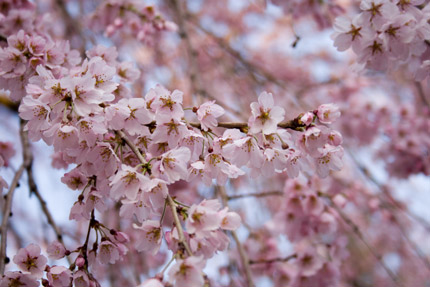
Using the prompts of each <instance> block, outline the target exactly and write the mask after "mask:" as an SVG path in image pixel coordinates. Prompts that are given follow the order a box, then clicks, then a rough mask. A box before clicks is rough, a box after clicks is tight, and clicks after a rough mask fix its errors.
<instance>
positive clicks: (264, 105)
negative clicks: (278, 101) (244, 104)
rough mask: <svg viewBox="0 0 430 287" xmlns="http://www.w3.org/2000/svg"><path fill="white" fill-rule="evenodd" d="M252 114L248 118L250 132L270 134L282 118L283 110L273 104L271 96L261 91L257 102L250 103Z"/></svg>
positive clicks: (274, 130)
mask: <svg viewBox="0 0 430 287" xmlns="http://www.w3.org/2000/svg"><path fill="white" fill-rule="evenodd" d="M251 110H252V116H251V117H250V118H249V120H248V125H249V127H250V130H249V131H250V132H251V133H254V134H255V133H259V132H262V133H263V134H271V133H274V132H276V129H277V125H278V124H279V123H280V122H281V121H283V120H284V114H285V111H284V109H283V108H281V107H277V106H275V102H274V100H273V96H272V94H270V93H267V92H263V93H261V94H260V95H259V96H258V103H256V102H253V103H251Z"/></svg>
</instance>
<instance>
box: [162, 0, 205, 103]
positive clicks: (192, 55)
mask: <svg viewBox="0 0 430 287" xmlns="http://www.w3.org/2000/svg"><path fill="white" fill-rule="evenodd" d="M170 2H171V6H172V8H173V10H174V12H175V14H176V20H177V22H178V27H179V36H180V37H181V39H182V40H183V41H184V43H185V47H186V51H187V56H188V64H189V69H188V70H189V74H190V81H191V87H192V89H193V91H194V93H196V94H197V95H198V96H202V97H206V96H207V95H208V93H207V92H206V90H205V89H203V84H202V79H201V77H200V73H199V69H198V62H197V56H198V52H197V51H196V50H195V49H194V47H193V45H192V43H191V39H190V37H189V34H188V30H187V27H186V23H185V20H184V13H183V11H182V7H181V2H180V1H178V0H170Z"/></svg>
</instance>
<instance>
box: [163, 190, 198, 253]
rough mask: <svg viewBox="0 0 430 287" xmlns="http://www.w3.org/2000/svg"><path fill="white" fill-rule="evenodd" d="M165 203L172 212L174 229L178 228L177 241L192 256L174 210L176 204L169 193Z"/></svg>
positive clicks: (176, 212)
mask: <svg viewBox="0 0 430 287" xmlns="http://www.w3.org/2000/svg"><path fill="white" fill-rule="evenodd" d="M167 204H168V205H169V207H170V210H171V211H172V214H173V221H174V222H175V226H176V229H177V230H178V235H179V242H180V243H181V244H182V245H183V246H184V248H185V250H186V251H187V253H188V255H189V256H193V252H192V251H191V248H190V247H189V246H188V243H187V240H186V239H185V235H184V231H183V230H182V225H181V221H180V220H179V216H178V211H177V210H176V208H177V205H176V203H175V201H174V200H173V198H172V197H171V196H170V195H167Z"/></svg>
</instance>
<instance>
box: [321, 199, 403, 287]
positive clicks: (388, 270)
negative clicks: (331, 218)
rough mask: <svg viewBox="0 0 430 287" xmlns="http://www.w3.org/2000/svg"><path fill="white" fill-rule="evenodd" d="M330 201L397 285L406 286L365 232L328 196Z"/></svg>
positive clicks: (331, 205)
mask: <svg viewBox="0 0 430 287" xmlns="http://www.w3.org/2000/svg"><path fill="white" fill-rule="evenodd" d="M326 198H327V199H328V200H329V201H330V207H332V208H333V209H334V210H336V212H337V213H338V214H339V216H340V218H342V220H343V221H344V222H345V223H346V224H347V225H348V226H349V227H350V228H351V230H352V232H353V233H354V234H355V235H356V236H357V237H358V238H359V239H360V240H361V241H362V242H363V243H364V245H365V246H366V248H367V249H368V250H369V251H370V253H371V254H372V255H373V257H375V259H376V260H377V261H378V263H379V264H380V265H381V266H382V268H384V270H385V271H386V273H387V274H388V276H389V277H390V278H391V280H392V281H393V282H394V283H395V284H396V286H404V285H403V284H402V283H401V282H400V281H399V278H397V276H396V275H395V274H394V273H393V271H391V270H390V268H388V266H387V265H386V264H385V263H384V262H383V261H382V258H381V255H379V254H378V252H377V251H376V250H375V249H374V248H373V247H372V246H371V245H370V244H369V243H368V242H367V240H366V239H365V238H364V235H363V233H361V231H360V228H359V227H358V226H357V225H356V224H355V223H354V222H353V221H352V220H351V219H350V218H349V217H348V216H347V215H346V214H345V213H344V212H343V211H342V210H341V209H340V208H339V207H337V205H336V204H335V203H334V202H333V201H332V199H331V198H329V197H326Z"/></svg>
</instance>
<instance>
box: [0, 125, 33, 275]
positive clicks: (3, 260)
mask: <svg viewBox="0 0 430 287" xmlns="http://www.w3.org/2000/svg"><path fill="white" fill-rule="evenodd" d="M24 126H25V122H24V121H23V120H21V122H20V127H19V134H20V137H21V144H22V147H23V162H22V164H21V166H20V167H19V169H18V170H17V172H16V173H15V176H14V177H13V180H12V183H11V185H10V188H9V191H8V193H7V195H6V200H5V204H4V206H3V219H2V224H1V227H0V234H1V242H0V274H1V275H4V270H5V265H6V264H7V263H8V262H9V259H8V258H7V255H6V243H7V229H8V223H9V217H10V216H11V215H12V212H11V210H12V199H13V195H14V192H15V190H16V188H17V187H18V183H19V180H20V179H21V176H22V174H23V173H24V170H25V169H26V168H27V166H29V165H30V164H31V157H30V154H29V149H28V146H29V142H28V136H27V133H26V132H25V131H24Z"/></svg>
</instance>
